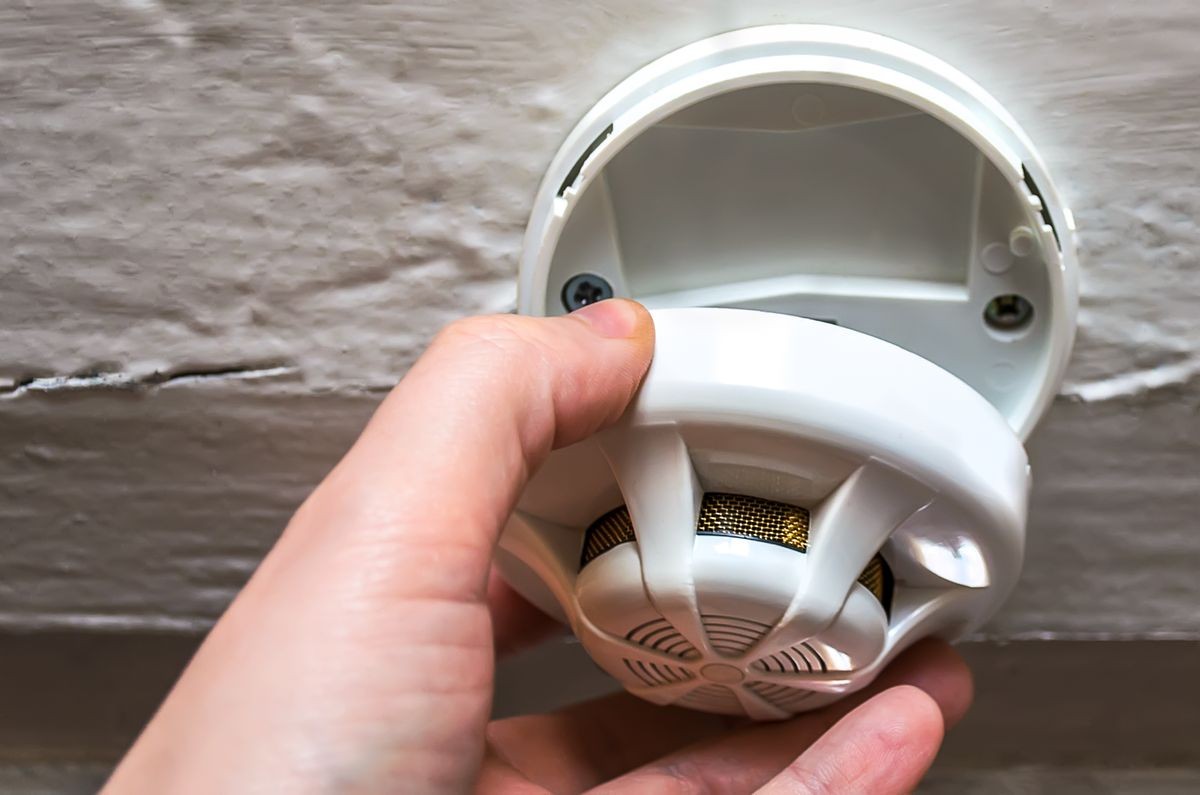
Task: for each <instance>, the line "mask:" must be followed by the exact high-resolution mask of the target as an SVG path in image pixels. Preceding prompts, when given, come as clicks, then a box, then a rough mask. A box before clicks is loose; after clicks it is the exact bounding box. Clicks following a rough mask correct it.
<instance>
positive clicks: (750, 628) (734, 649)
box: [700, 615, 771, 657]
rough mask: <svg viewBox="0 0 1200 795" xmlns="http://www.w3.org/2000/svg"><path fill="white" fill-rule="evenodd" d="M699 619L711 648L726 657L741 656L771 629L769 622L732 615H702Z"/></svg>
mask: <svg viewBox="0 0 1200 795" xmlns="http://www.w3.org/2000/svg"><path fill="white" fill-rule="evenodd" d="M700 619H701V621H702V622H703V625H704V632H705V634H706V635H708V641H709V643H710V644H712V647H713V650H714V651H716V652H717V653H718V654H721V655H724V656H726V657H741V656H742V655H743V654H745V653H746V652H747V651H749V650H750V648H751V647H752V646H754V644H755V643H757V642H758V641H759V640H760V639H761V638H762V636H763V635H766V634H767V631H768V630H770V629H771V625H770V624H763V623H762V622H759V621H751V620H749V619H745V618H736V617H734V616H716V615H702V616H701V617H700Z"/></svg>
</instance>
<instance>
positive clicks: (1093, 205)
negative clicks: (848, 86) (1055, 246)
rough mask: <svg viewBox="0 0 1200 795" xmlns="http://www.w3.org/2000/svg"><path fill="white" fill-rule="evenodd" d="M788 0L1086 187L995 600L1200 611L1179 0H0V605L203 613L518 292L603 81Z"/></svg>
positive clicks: (1193, 170)
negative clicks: (1019, 513) (1077, 315)
mask: <svg viewBox="0 0 1200 795" xmlns="http://www.w3.org/2000/svg"><path fill="white" fill-rule="evenodd" d="M785 21H803V22H826V23H836V24H845V25H851V26H857V27H863V28H867V29H871V30H875V31H879V32H882V33H886V34H890V35H894V36H896V37H898V38H901V39H903V40H906V41H908V42H910V43H912V44H915V45H917V46H920V47H923V48H925V49H927V50H929V51H931V52H933V53H935V54H937V55H939V56H941V57H943V58H945V59H947V60H948V61H950V62H951V63H953V64H955V65H957V66H959V67H960V68H962V69H963V70H964V71H966V72H967V73H968V74H970V75H971V76H972V77H974V78H975V79H977V80H978V81H979V82H981V83H982V84H984V85H985V86H986V87H987V88H988V89H989V90H990V91H992V92H993V93H994V94H995V95H996V96H997V97H998V98H999V99H1000V100H1001V101H1002V102H1003V103H1004V104H1005V105H1006V106H1007V107H1008V108H1009V109H1010V110H1011V111H1012V113H1013V114H1014V116H1015V117H1016V118H1017V119H1018V120H1019V121H1020V123H1021V124H1022V125H1024V126H1025V127H1026V128H1027V130H1028V131H1029V132H1030V134H1031V135H1032V136H1033V138H1034V139H1035V140H1036V141H1037V143H1038V145H1039V146H1040V148H1041V149H1042V152H1043V155H1044V156H1045V158H1046V159H1047V161H1048V162H1049V164H1050V166H1051V168H1052V170H1053V172H1054V173H1055V174H1056V175H1058V177H1059V179H1060V180H1061V187H1062V189H1063V191H1064V193H1065V195H1066V197H1067V199H1068V201H1069V203H1070V204H1071V206H1072V207H1073V208H1074V209H1075V212H1076V215H1077V217H1078V219H1079V224H1080V227H1081V232H1082V238H1081V239H1082V252H1081V254H1082V261H1083V265H1084V273H1083V284H1082V287H1083V313H1082V316H1081V327H1080V335H1079V344H1078V349H1077V353H1076V356H1075V357H1074V359H1073V361H1072V365H1071V369H1070V373H1069V379H1068V383H1067V384H1066V386H1065V387H1064V395H1065V396H1066V397H1065V398H1064V400H1062V401H1060V402H1059V404H1058V405H1057V406H1056V407H1055V409H1054V411H1053V413H1052V415H1051V416H1050V417H1049V419H1048V420H1047V422H1046V423H1045V425H1044V427H1043V428H1042V430H1041V431H1040V432H1039V433H1038V435H1037V436H1036V437H1035V440H1034V442H1033V454H1034V461H1035V466H1036V469H1037V494H1036V495H1035V500H1034V507H1033V516H1032V536H1031V542H1030V547H1029V558H1030V560H1029V566H1028V572H1027V575H1026V578H1025V584H1024V586H1023V587H1022V588H1020V589H1019V590H1018V592H1017V593H1016V595H1015V596H1014V598H1013V601H1012V602H1011V604H1010V605H1009V607H1008V608H1007V610H1006V611H1005V613H1004V614H1003V615H1002V616H1001V617H1000V618H998V619H997V621H996V622H994V624H993V625H992V626H991V627H990V628H989V629H988V632H989V633H991V634H993V635H997V636H1004V637H1014V636H1015V637H1026V636H1030V635H1047V634H1049V635H1054V636H1061V635H1064V634H1067V635H1073V634H1080V633H1082V634H1087V635H1089V636H1092V637H1100V636H1107V635H1109V634H1115V635H1136V636H1142V637H1170V636H1181V635H1182V636H1194V635H1196V633H1197V632H1200V614H1198V613H1197V611H1196V610H1195V609H1194V605H1195V604H1196V603H1197V602H1198V601H1200V578H1197V577H1195V576H1194V573H1195V568H1196V563H1197V561H1200V533H1198V532H1197V522H1196V518H1195V517H1196V516H1197V515H1200V490H1197V489H1196V488H1195V482H1196V481H1195V477H1196V474H1195V473H1196V470H1197V461H1198V460H1200V450H1198V447H1200V422H1198V418H1197V409H1198V405H1200V375H1198V374H1200V351H1198V346H1200V312H1197V311H1196V306H1197V305H1200V280H1197V279H1196V278H1195V274H1196V257H1197V254H1196V252H1197V251H1200V224H1198V223H1197V220H1196V219H1198V218H1200V187H1198V186H1200V134H1198V132H1200V121H1198V119H1200V94H1198V93H1197V91H1196V89H1195V86H1196V81H1197V77H1198V76H1200V61H1197V59H1196V56H1195V42H1196V40H1197V36H1198V35H1200V6H1198V5H1197V4H1195V3H1194V2H1190V1H1189V0H1161V1H1160V2H1155V3H1141V4H1124V5H1121V4H1111V3H1103V4H1101V3H1056V4H1038V3H1030V2H1026V0H999V1H998V2H984V1H983V0H970V1H969V2H959V3H953V4H947V3H944V2H933V1H932V0H928V1H925V0H918V1H916V2H914V1H913V0H873V1H872V2H865V1H862V0H860V1H858V2H845V3H836V4H834V3H827V2H822V3H817V2H815V1H809V0H802V1H801V2H795V0H788V1H787V2H784V0H745V1H744V2H738V3H725V2H702V3H683V2H680V1H679V0H609V1H608V2H600V3H586V4H585V3H575V2H566V0H561V1H556V2H543V3H518V2H515V1H514V0H480V1H479V2H453V3H431V2H430V3H418V2H405V3H400V2H382V3H379V2H355V1H353V0H352V1H351V2H344V3H320V2H312V1H311V0H295V1H294V2H290V3H276V2H271V3H267V2H257V1H254V0H252V1H251V2H245V3H234V2H224V1H223V0H205V1H203V2H190V3H182V2H174V1H171V0H137V2H135V1H134V0H125V1H124V2H122V0H106V1H104V2H94V3H93V2H69V1H67V0H57V1H56V0H48V1H47V2H38V3H9V4H6V5H4V6H3V7H0V275H2V276H3V289H2V290H0V392H6V393H7V396H6V398H5V399H3V400H0V427H2V428H3V433H4V441H5V444H4V447H3V451H2V453H0V496H2V497H3V500H2V503H0V545H2V547H0V551H2V554H0V624H6V625H8V626H12V627H31V626H35V627H63V626H90V627H96V626H108V627H147V626H185V627H192V626H201V625H204V624H205V623H206V622H208V621H209V620H211V619H212V617H214V616H215V615H217V614H218V613H219V611H220V609H221V607H222V606H223V605H224V604H225V603H226V602H227V600H228V599H229V597H230V595H231V594H232V593H233V592H234V591H235V589H236V588H237V587H238V585H239V583H240V582H242V581H243V580H244V578H245V576H246V575H247V574H248V572H249V571H250V570H251V569H252V567H253V566H254V564H255V562H256V559H257V557H258V556H259V554H260V553H261V552H262V550H263V549H264V548H265V547H266V545H267V544H269V543H270V540H271V539H272V538H273V537H274V536H275V535H276V534H277V533H278V531H279V530H280V528H281V527H282V525H283V523H284V522H285V520H286V517H287V515H288V513H289V511H290V510H291V509H292V508H293V507H294V506H295V505H296V504H297V503H298V502H299V501H300V500H301V499H302V498H303V495H304V494H305V493H306V491H307V490H308V489H309V488H310V487H311V485H312V484H313V483H314V482H315V481H316V479H317V478H318V477H319V476H320V474H321V472H322V471H324V470H325V469H326V468H327V467H328V466H329V465H330V464H331V463H332V462H333V461H334V460H335V459H336V457H337V455H338V454H339V453H340V452H341V451H342V450H343V449H345V447H346V445H347V444H348V443H349V442H350V440H351V439H352V438H353V436H354V434H355V432H356V430H357V428H358V427H359V426H360V425H361V423H362V422H363V420H364V419H365V418H366V416H367V415H368V414H369V412H370V410H371V407H372V405H373V404H374V403H375V402H376V401H377V399H378V397H379V391H380V390H382V389H385V388H386V387H387V386H388V385H390V384H391V383H393V382H394V381H395V380H396V379H397V378H398V377H399V376H400V375H401V374H402V372H403V370H404V368H405V367H406V366H407V364H408V363H409V362H410V361H411V360H412V358H413V356H414V355H415V354H416V352H417V351H418V350H419V349H420V348H421V346H422V345H423V344H424V343H425V341H426V340H427V339H428V338H429V336H430V335H431V334H432V333H433V331H434V330H435V329H436V328H437V327H438V326H440V325H441V324H443V323H445V322H446V321H448V320H450V319H452V318H454V317H457V316H460V315H464V314H469V313H476V312H483V311H495V310H503V309H505V308H507V307H509V306H510V305H511V303H512V300H513V276H514V272H515V263H516V257H517V253H518V251H519V248H520V241H521V234H522V229H523V225H524V221H525V216H526V213H527V211H528V208H529V204H530V201H531V198H532V195H533V193H534V190H535V188H536V185H537V182H538V179H539V177H540V174H541V171H542V169H543V168H544V167H545V165H546V163H547V162H548V161H549V159H550V157H551V155H552V154H553V151H554V149H555V147H556V146H557V144H558V142H559V141H560V140H561V139H562V137H563V136H564V135H565V133H566V132H567V130H568V129H569V128H570V126H571V125H572V124H573V123H574V121H575V120H576V119H577V118H578V117H579V116H580V115H581V114H582V113H583V112H584V111H585V110H586V109H587V107H588V106H589V105H590V104H591V103H592V102H594V101H595V100H596V99H597V98H598V97H599V96H600V95H601V94H602V93H603V92H604V91H605V90H606V89H608V88H609V87H611V86H612V85H613V84H614V83H615V82H617V81H618V80H619V79H621V78H622V77H624V76H625V75H627V74H628V73H630V72H631V71H633V70H634V69H635V68H637V67H638V66H640V65H642V64H644V63H645V62H647V61H648V60H650V59H652V58H653V57H655V56H657V55H660V54H663V53H665V52H667V51H669V50H670V49H672V48H674V47H676V46H679V45H681V44H684V43H686V42H689V41H692V40H694V39H697V38H700V37H702V36H706V35H709V34H713V33H716V32H719V31H723V30H728V29H732V28H736V27H741V26H745V25H750V24H759V23H769V22H785ZM137 384H142V385H143V388H142V389H141V390H140V391H139V390H135V391H120V390H118V389H114V387H119V386H121V385H126V386H129V385H137Z"/></svg>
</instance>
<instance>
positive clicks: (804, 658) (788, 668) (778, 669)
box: [750, 643, 829, 674]
mask: <svg viewBox="0 0 1200 795" xmlns="http://www.w3.org/2000/svg"><path fill="white" fill-rule="evenodd" d="M750 667H751V668H756V669H758V670H759V671H764V672H766V673H775V674H808V673H814V672H816V671H820V672H821V673H825V672H827V671H828V670H829V666H828V664H827V663H826V662H825V658H824V657H822V656H821V653H820V652H818V651H817V650H816V649H814V648H813V647H812V646H811V645H809V644H808V643H801V644H800V645H799V646H792V647H791V648H789V649H784V650H783V651H778V652H775V653H774V654H770V655H768V656H766V657H763V658H762V659H760V660H755V661H754V662H753V663H751V665H750Z"/></svg>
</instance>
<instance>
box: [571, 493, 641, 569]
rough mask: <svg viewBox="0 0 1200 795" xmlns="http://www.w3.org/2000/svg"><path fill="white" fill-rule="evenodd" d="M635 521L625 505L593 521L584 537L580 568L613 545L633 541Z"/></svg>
mask: <svg viewBox="0 0 1200 795" xmlns="http://www.w3.org/2000/svg"><path fill="white" fill-rule="evenodd" d="M634 538H635V536H634V535H633V521H632V520H630V518H629V510H628V509H627V508H626V507H625V506H624V505H622V506H620V507H618V508H614V509H612V510H611V511H609V512H608V513H606V514H604V515H603V516H601V517H600V518H599V519H597V520H596V521H594V522H592V525H591V527H589V528H588V529H587V532H586V533H585V534H584V537H583V555H582V557H581V559H580V562H579V568H581V569H582V568H583V567H584V566H586V565H588V564H589V563H591V562H592V561H593V560H595V559H596V558H598V557H600V556H601V555H603V554H604V553H605V552H607V551H609V550H610V549H612V548H613V547H616V546H619V545H621V544H624V543H626V542H627V541H633V540H634Z"/></svg>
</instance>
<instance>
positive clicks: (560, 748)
mask: <svg viewBox="0 0 1200 795" xmlns="http://www.w3.org/2000/svg"><path fill="white" fill-rule="evenodd" d="M652 349H653V328H652V324H651V321H650V318H649V315H648V314H647V313H646V311H645V310H644V309H643V308H642V307H640V306H639V305H637V304H634V303H632V302H628V301H620V300H611V301H605V302H601V303H599V304H595V305H593V306H590V307H587V308H586V309H584V310H581V311H579V312H576V313H574V314H572V315H570V316H568V317H565V318H555V319H533V318H524V317H512V316H505V317H494V318H476V319H472V320H467V321H463V322H460V323H456V324H454V325H452V326H450V327H449V328H448V329H446V330H445V331H443V332H442V333H441V334H440V335H439V336H438V337H437V339H436V340H435V341H434V343H433V344H432V345H431V347H430V349H429V350H428V351H427V352H426V353H425V355H424V356H423V357H421V359H420V360H419V361H418V362H417V363H416V364H415V365H414V366H413V367H412V369H411V370H410V371H409V373H408V374H407V375H406V376H405V377H404V379H403V380H402V381H401V383H400V384H399V385H398V386H397V387H396V388H395V389H394V390H393V391H392V393H391V394H390V395H389V396H388V398H387V399H386V400H385V401H384V402H383V404H382V405H381V406H380V408H379V409H378V411H377V412H376V414H375V416H374V417H373V418H372V420H371V422H370V423H369V424H368V426H367V428H366V430H365V431H364V432H363V434H362V436H361V437H360V438H359V439H358V441H357V442H356V443H355V445H354V446H353V448H352V449H351V450H350V451H349V453H347V455H346V456H345V458H343V459H342V461H341V462H340V463H339V464H338V465H337V466H336V467H335V468H334V470H333V471H332V472H331V473H330V474H329V476H328V477H327V478H326V479H325V480H324V481H323V482H322V483H321V485H320V486H319V487H318V488H317V489H316V490H315V491H314V492H313V494H312V495H311V496H310V497H309V499H308V500H306V501H305V503H304V504H303V505H302V506H301V508H300V509H299V511H297V513H296V515H295V517H293V519H292V521H291V522H290V523H289V525H288V527H287V529H286V531H285V532H284V534H283V535H282V537H281V538H280V539H279V541H278V543H277V544H276V545H275V547H274V548H273V549H272V550H271V552H270V553H269V554H268V555H267V557H266V559H265V560H264V561H263V563H262V565H261V566H260V567H259V569H258V571H257V572H256V573H255V574H254V576H253V577H252V578H251V580H250V582H249V583H248V584H247V585H246V587H245V589H244V590H243V591H242V593H241V594H240V595H239V596H238V597H237V599H236V600H235V601H234V603H233V604H232V605H231V607H230V608H229V610H228V611H227V612H226V614H225V615H224V616H223V617H222V618H221V620H220V621H219V622H218V623H217V625H216V627H215V628H214V629H213V631H212V633H211V634H210V635H209V637H208V638H207V639H206V640H205V642H204V644H203V646H202V647H201V648H200V650H199V652H198V653H197V654H196V657H195V659H193V660H192V662H191V664H190V665H189V666H188V668H187V670H186V671H185V672H184V674H183V676H182V678H181V679H180V680H179V682H178V683H177V684H176V686H175V688H174V690H173V691H172V692H171V694H170V695H169V696H168V698H167V700H166V702H165V703H164V704H163V706H162V708H161V709H160V710H159V712H158V714H157V715H156V716H155V717H154V719H153V720H152V721H151V722H150V724H149V726H148V727H147V728H146V730H145V731H144V733H143V734H142V736H141V737H140V738H139V739H138V741H137V743H136V744H135V745H134V747H133V748H132V749H131V750H130V752H129V754H128V755H127V756H126V758H125V759H124V760H123V761H122V763H121V764H120V766H119V767H118V768H117V770H116V772H115V773H114V775H113V777H112V779H111V781H110V782H109V783H108V785H107V790H106V791H108V792H110V793H126V792H153V793H165V792H171V793H176V792H179V793H183V792H197V793H215V792H220V793H232V792H325V791H335V792H356V793H360V792H361V793H368V792H370V793H374V792H406V793H408V792H417V793H421V792H465V791H470V790H472V789H477V790H480V791H484V792H522V793H524V792H544V791H550V792H576V791H582V790H586V789H590V788H593V787H598V788H600V790H602V791H617V792H646V791H655V792H657V791H670V792H694V791H703V792H719V793H726V792H728V793H738V792H750V791H753V790H755V789H756V788H759V787H761V788H762V789H761V790H760V791H761V792H766V793H777V792H788V793H818V792H822V793H824V792H870V793H893V792H897V793H898V792H907V791H909V790H911V789H912V788H913V787H914V786H915V784H916V782H917V781H918V780H919V778H920V776H921V775H922V774H923V773H924V771H925V769H926V768H927V767H928V765H929V764H930V762H931V761H932V759H933V757H934V755H935V754H936V752H937V749H938V747H939V745H940V743H941V739H942V732H943V726H944V725H945V724H947V723H953V722H954V721H955V720H957V719H958V718H959V717H960V716H961V715H962V714H963V712H965V710H966V708H967V705H968V704H969V702H970V698H971V680H970V675H969V673H968V672H967V670H966V667H965V665H964V664H963V663H962V661H961V660H960V659H959V658H958V656H957V655H956V654H955V653H954V652H953V651H951V650H950V649H949V648H948V647H946V646H945V645H944V644H937V643H933V642H927V643H925V644H921V645H919V646H917V647H915V648H914V649H912V650H910V651H909V652H908V653H907V654H905V655H903V656H902V657H901V658H900V659H899V660H898V661H897V662H896V663H895V664H893V665H892V666H891V667H890V668H889V669H888V670H887V671H885V672H884V674H883V675H882V676H881V677H880V679H879V680H878V681H877V682H876V683H875V684H874V685H873V686H872V687H871V688H870V689H869V690H868V691H866V692H864V693H862V694H858V695H855V696H853V697H850V698H848V699H845V700H843V701H841V702H839V703H837V704H835V705H833V706H831V707H828V708H826V709H823V710H820V711H817V712H813V713H809V714H806V715H803V716H801V717H799V718H795V719H793V720H790V721H785V722H780V723H774V724H760V725H747V724H742V723H738V722H735V721H732V720H731V719H728V718H723V717H720V716H716V715H709V714H704V713H696V712H689V711H685V710H680V709H671V708H663V707H656V706H653V705H650V704H647V703H644V702H641V701H639V700H637V699H635V698H633V697H632V696H628V695H616V696H611V697H608V698H602V699H599V700H597V701H593V702H589V703H586V704H581V705H577V706H573V707H570V708H567V709H565V710H563V711H561V712H557V713H553V714H548V715H536V716H526V717H520V718H512V719H508V720H501V721H494V722H491V723H490V724H489V722H488V718H489V711H490V708H491V700H492V687H493V674H494V660H495V655H496V654H497V653H504V652H505V651H508V650H511V649H513V648H516V647H519V646H521V645H524V644H527V643H529V642H531V641H533V640H535V639H537V638H539V637H541V636H542V635H544V634H545V633H546V632H548V631H549V630H550V629H551V627H552V622H550V620H549V619H548V618H546V617H545V616H543V615H542V614H540V613H538V612H537V611H536V610H534V609H533V608H532V607H530V606H529V605H528V604H526V603H524V602H523V601H522V600H521V599H520V598H519V597H517V596H516V595H515V594H514V593H513V592H512V591H510V590H508V588H507V586H505V585H504V584H503V582H502V581H500V580H498V579H497V578H495V577H494V576H493V575H492V574H491V558H492V554H493V551H494V548H495V544H496V540H497V538H498V536H499V533H500V529H501V528H502V526H503V524H504V522H505V520H506V518H507V516H508V514H509V513H510V512H511V510H512V508H513V506H514V504H515V502H516V500H517V498H518V496H519V495H520V493H521V490H522V487H523V485H524V483H525V481H526V480H527V478H528V477H529V475H530V473H532V472H533V471H534V470H536V468H537V467H538V465H539V464H540V463H541V461H542V460H543V459H544V458H545V456H546V455H547V454H548V453H549V452H550V450H551V449H552V448H554V447H559V446H563V445H568V444H571V443H573V442H576V441H579V440H581V439H583V438H585V437H587V436H589V435H590V434H592V433H594V432H596V431H597V430H600V429H601V428H603V427H605V426H607V425H609V424H611V423H612V422H614V421H615V420H616V419H617V418H618V417H619V416H620V415H621V414H622V413H623V411H624V409H625V407H626V405H627V404H628V402H629V400H630V398H631V397H632V395H633V394H634V392H635V391H636V389H637V386H638V384H639V383H640V381H641V378H642V376H643V375H644V373H645V371H646V368H647V366H648V365H649V361H650V356H651V353H652Z"/></svg>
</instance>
